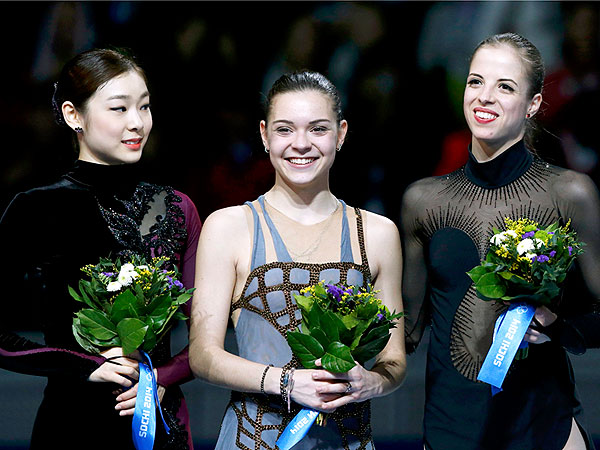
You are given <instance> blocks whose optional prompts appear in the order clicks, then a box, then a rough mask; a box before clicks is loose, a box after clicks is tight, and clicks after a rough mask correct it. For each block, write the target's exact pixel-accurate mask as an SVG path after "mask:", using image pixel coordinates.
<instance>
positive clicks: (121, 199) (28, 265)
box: [0, 49, 200, 449]
mask: <svg viewBox="0 0 600 450" xmlns="http://www.w3.org/2000/svg"><path fill="white" fill-rule="evenodd" d="M55 89H56V90H55V94H54V98H53V104H54V108H55V114H56V118H57V121H58V122H59V123H60V124H62V125H66V126H68V127H70V128H71V129H72V130H73V132H74V133H75V136H76V138H77V144H78V149H79V158H78V160H77V162H76V163H75V165H74V167H73V169H72V170H71V171H70V172H68V173H67V174H65V175H64V176H63V177H62V178H61V179H60V180H58V181H57V182H56V183H53V184H51V185H48V186H43V187H38V188H35V189H31V190H28V191H26V192H22V193H20V194H18V195H17V196H16V197H15V198H14V199H13V201H12V202H11V204H10V205H9V207H8V209H7V210H6V211H5V213H4V215H3V217H2V220H1V222H0V236H1V240H2V243H3V257H2V258H0V260H1V261H2V262H1V263H0V264H1V266H0V271H1V273H2V274H3V275H4V276H6V277H7V279H10V280H11V284H10V285H9V286H8V289H7V288H3V290H2V294H1V297H0V298H1V301H2V304H3V305H9V304H10V305H12V306H13V310H16V311H18V314H19V315H20V317H27V322H28V323H31V324H33V323H34V322H35V321H36V320H37V321H39V329H40V330H41V331H43V333H44V344H43V345H42V344H38V343H36V342H32V341H29V340H26V339H24V338H22V337H20V336H18V335H16V334H14V333H13V332H14V331H18V330H12V326H11V325H12V324H11V319H12V318H11V317H10V316H8V315H6V314H1V315H0V317H1V319H0V320H1V321H2V322H1V325H2V327H1V328H0V367H2V368H3V369H7V370H12V371H16V372H20V373H24V374H32V375H41V376H46V377H48V384H47V387H46V389H45V391H44V398H43V400H42V403H41V406H40V408H39V411H38V414H37V417H36V421H35V425H34V429H33V433H32V439H31V448H51V447H52V446H56V447H57V448H61V449H81V448H102V449H106V448H119V449H123V448H133V443H132V437H131V434H132V432H131V415H132V414H133V410H134V404H135V394H136V391H137V377H138V362H137V360H135V359H134V358H133V356H132V357H127V356H124V355H123V354H122V350H121V349H120V348H112V349H109V350H107V351H105V352H104V353H103V354H102V355H91V354H88V353H86V352H85V351H84V350H83V349H82V348H81V347H80V346H79V345H78V344H77V342H76V341H75V339H74V337H73V332H72V329H71V326H72V320H73V316H74V313H75V311H77V310H78V309H80V308H81V304H80V303H77V302H75V301H74V300H73V299H72V298H71V296H70V295H69V293H68V291H67V286H73V287H76V286H77V283H78V280H79V279H80V278H82V276H83V273H82V272H81V271H80V268H81V267H83V266H84V265H87V264H95V263H97V262H98V260H99V258H101V257H108V256H112V257H115V256H117V255H119V254H126V253H127V252H134V253H138V254H142V255H144V256H146V257H148V258H149V257H153V256H159V255H163V256H167V257H171V258H172V260H173V261H174V263H175V264H176V265H177V266H178V267H179V269H180V271H181V272H182V274H183V283H184V285H185V286H186V287H188V288H189V287H192V286H193V278H194V267H195V251H196V246H197V240H198V236H199V232H200V220H199V218H198V213H197V211H196V208H195V206H194V204H193V203H192V202H191V200H190V199H189V198H188V197H187V196H186V195H184V194H182V193H180V192H177V191H175V190H173V189H172V188H170V187H168V186H158V185H154V184H149V183H143V182H140V180H139V178H138V174H137V173H136V165H135V164H134V163H136V162H137V161H138V160H139V159H140V157H141V155H142V150H143V148H144V145H145V144H146V140H147V139H148V135H149V133H150V130H151V128H152V115H151V113H150V104H149V101H150V96H149V93H148V89H147V87H146V79H145V75H144V72H143V71H142V69H141V68H140V67H139V66H138V65H137V64H136V62H135V61H134V60H133V59H132V58H131V57H129V56H126V55H125V54H122V53H120V52H117V51H113V50H104V49H100V50H91V51H88V52H85V53H82V54H80V55H78V56H77V57H75V58H74V59H73V60H71V61H70V62H69V63H67V65H66V66H65V68H64V69H63V71H62V73H61V75H60V78H59V80H58V82H57V84H56V85H55ZM184 309H186V310H187V309H189V306H188V307H187V308H184ZM31 328H33V325H32V326H31ZM151 357H152V361H153V365H154V367H155V373H156V375H157V380H158V384H159V388H158V393H159V396H160V398H161V403H162V406H163V410H164V415H165V420H166V421H167V423H168V425H169V426H170V427H171V433H170V435H168V436H167V435H166V434H165V432H164V429H163V427H162V424H161V423H160V421H159V423H158V424H157V437H156V442H155V448H178V449H187V448H192V442H191V434H190V432H189V425H188V422H189V421H188V417H187V409H186V406H185V402H184V399H183V396H182V393H181V390H180V389H179V386H178V385H179V384H181V383H183V382H185V381H187V380H190V379H191V378H192V374H191V371H190V369H189V364H188V352H187V347H186V349H184V350H182V351H181V352H180V353H179V354H178V355H176V356H171V352H170V344H169V339H168V338H165V339H164V340H163V341H161V343H160V344H159V345H158V346H157V348H156V349H155V350H154V351H153V352H152V353H151ZM109 358H110V359H111V360H110V361H109V360H108V359H109ZM127 388H129V389H127ZM4 437H5V438H9V437H10V436H4Z"/></svg>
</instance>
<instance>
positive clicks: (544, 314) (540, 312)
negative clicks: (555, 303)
mask: <svg viewBox="0 0 600 450" xmlns="http://www.w3.org/2000/svg"><path fill="white" fill-rule="evenodd" d="M533 318H534V320H537V321H538V322H539V324H540V325H541V326H543V327H547V326H549V325H552V324H553V323H554V322H555V321H556V319H557V318H558V316H557V315H556V314H554V313H553V312H552V311H550V310H549V309H548V308H546V307H545V306H538V307H537V308H536V309H535V314H534V316H533ZM523 339H524V340H525V341H527V342H529V343H531V344H543V343H544V342H548V341H550V338H549V337H548V336H547V335H545V334H544V333H542V332H541V331H538V330H536V329H534V328H532V327H531V326H530V327H529V328H527V332H526V333H525V337H524V338H523Z"/></svg>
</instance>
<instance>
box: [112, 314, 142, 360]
mask: <svg viewBox="0 0 600 450" xmlns="http://www.w3.org/2000/svg"><path fill="white" fill-rule="evenodd" d="M147 330H148V325H146V324H145V323H144V322H142V321H141V320H139V319H130V318H128V319H123V320H122V321H121V322H119V324H118V325H117V331H118V333H119V337H120V338H121V344H122V347H123V354H124V355H128V354H130V353H131V352H133V351H135V350H137V349H138V348H139V347H140V346H141V345H142V343H143V342H144V337H145V336H146V331H147Z"/></svg>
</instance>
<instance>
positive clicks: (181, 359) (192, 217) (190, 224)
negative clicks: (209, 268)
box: [157, 192, 202, 386]
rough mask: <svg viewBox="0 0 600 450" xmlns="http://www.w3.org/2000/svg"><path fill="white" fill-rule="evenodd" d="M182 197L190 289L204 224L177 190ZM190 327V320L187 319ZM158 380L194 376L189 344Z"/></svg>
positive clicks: (161, 371)
mask: <svg viewBox="0 0 600 450" xmlns="http://www.w3.org/2000/svg"><path fill="white" fill-rule="evenodd" d="M176 194H177V195H178V196H179V197H181V199H182V200H181V203H180V204H179V206H180V208H181V209H182V211H183V213H184V215H185V225H186V231H187V236H188V237H187V241H186V244H185V248H184V249H183V252H182V254H181V267H180V270H181V275H182V282H183V285H184V286H185V287H186V288H187V289H190V288H192V287H194V276H195V271H196V248H197V247H198V239H199V237H200V228H201V226H202V224H201V222H200V217H199V216H198V211H197V210H196V206H195V205H194V203H193V202H192V200H191V199H190V198H189V197H188V196H187V195H185V194H182V193H181V192H176ZM183 310H184V312H185V314H186V315H187V316H188V317H189V315H190V310H191V300H190V301H188V303H186V304H185V305H184V308H183ZM186 325H187V327H188V328H189V320H188V321H186ZM157 372H158V382H159V383H160V384H161V385H163V386H170V385H173V384H181V383H185V382H187V381H190V380H192V379H193V378H194V376H193V374H192V371H191V369H190V366H189V360H188V346H187V345H186V347H185V348H184V349H183V350H182V351H181V352H179V353H178V354H177V355H175V356H174V357H173V358H171V359H170V360H169V362H168V363H167V364H165V365H163V366H161V367H158V368H157Z"/></svg>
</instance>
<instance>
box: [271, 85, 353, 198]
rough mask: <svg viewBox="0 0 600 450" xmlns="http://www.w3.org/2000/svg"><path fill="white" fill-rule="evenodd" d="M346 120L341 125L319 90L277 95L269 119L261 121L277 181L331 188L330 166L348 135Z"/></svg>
mask: <svg viewBox="0 0 600 450" xmlns="http://www.w3.org/2000/svg"><path fill="white" fill-rule="evenodd" d="M347 127H348V125H347V123H346V121H345V120H342V121H341V122H340V123H339V125H338V123H337V120H336V115H335V113H334V111H333V108H332V104H331V101H330V99H329V98H328V97H327V95H325V94H323V93H321V92H318V91H316V90H305V91H290V92H286V93H282V94H278V95H277V96H276V97H275V98H274V99H273V101H272V106H271V108H270V111H269V116H268V118H267V122H265V121H262V122H261V123H260V132H261V136H262V140H263V144H264V146H265V148H267V149H269V156H270V159H271V163H272V164H273V167H274V168H275V172H276V174H277V182H281V181H283V182H284V183H286V184H288V185H293V186H297V187H303V188H304V187H308V186H315V187H317V188H328V186H329V169H330V168H331V166H332V164H333V161H334V159H335V153H336V148H337V147H339V146H341V144H342V143H343V141H344V137H345V136H346V130H347Z"/></svg>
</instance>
